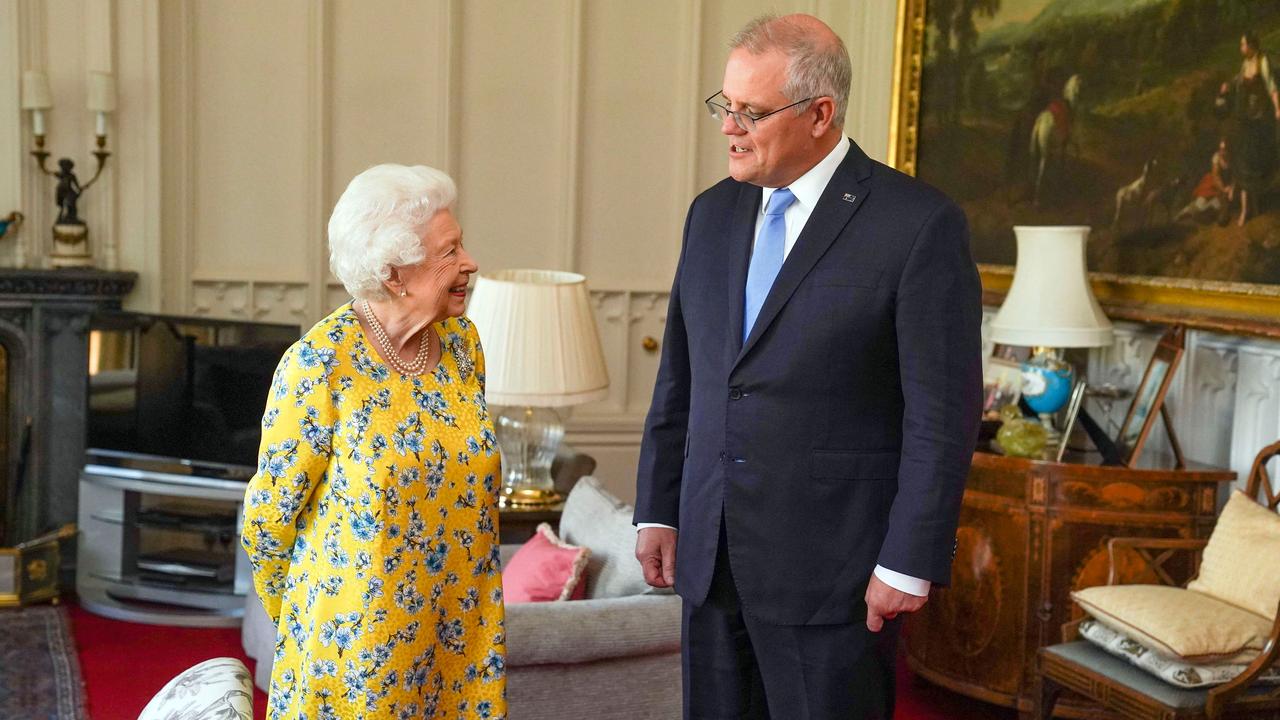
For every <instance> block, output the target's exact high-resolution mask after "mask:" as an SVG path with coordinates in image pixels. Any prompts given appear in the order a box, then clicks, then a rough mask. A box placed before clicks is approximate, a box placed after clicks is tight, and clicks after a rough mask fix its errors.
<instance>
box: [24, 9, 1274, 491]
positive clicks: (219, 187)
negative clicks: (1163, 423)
mask: <svg viewBox="0 0 1280 720" xmlns="http://www.w3.org/2000/svg"><path fill="white" fill-rule="evenodd" d="M896 7H897V3H896V0H868V1H867V2H852V3H851V2H848V1H847V0H781V1H779V0H654V2H649V3H635V2H630V1H629V0H465V2H464V1H463V0H362V1H361V2H355V1H354V0H277V1H276V2H270V3H261V2H255V1H254V0H219V1H218V2H205V1H201V0H0V68H3V69H2V70H0V106H4V107H7V108H10V110H9V111H8V112H6V113H3V114H0V163H4V165H3V168H2V169H0V213H7V212H8V211H9V210H10V209H13V208H18V209H21V210H22V211H23V212H25V213H26V214H27V218H28V221H27V223H26V225H25V226H24V227H23V229H22V230H21V232H19V233H18V234H17V236H16V237H14V238H6V239H5V240H4V241H2V242H0V263H4V264H9V265H20V266H21V265H41V264H43V262H44V256H45V255H46V254H47V252H48V246H49V229H48V228H49V226H50V225H51V224H52V219H53V203H52V199H51V198H52V191H53V186H52V183H51V182H50V181H49V179H47V178H44V177H42V176H40V175H39V172H38V171H37V170H36V169H35V166H34V163H32V162H31V159H30V157H29V156H28V155H27V151H28V150H29V149H30V148H29V145H30V139H29V137H30V136H29V128H28V123H29V119H28V118H27V117H26V113H22V112H20V111H18V110H17V108H18V106H19V103H18V100H19V84H20V82H19V80H20V77H21V71H22V70H23V69H29V68H42V69H45V70H46V71H47V72H48V73H49V76H50V79H51V82H52V84H53V90H54V101H55V104H56V107H55V110H54V112H52V113H50V116H49V123H48V124H49V131H50V132H49V140H50V150H51V151H52V152H54V153H55V157H57V156H60V155H64V154H65V155H69V156H71V157H72V158H73V159H75V160H76V163H77V169H80V170H84V171H88V172H92V167H93V159H92V157H91V156H90V155H89V151H90V150H91V149H92V123H93V118H92V116H91V114H90V113H89V112H88V111H86V110H85V109H84V105H85V103H84V85H85V75H86V72H87V71H88V70H90V69H109V70H113V71H114V72H115V73H116V76H117V79H118V84H119V96H120V103H119V106H120V107H119V111H118V112H117V113H116V115H115V117H114V118H113V120H112V122H111V145H112V147H111V149H112V151H113V152H114V153H115V154H114V155H113V157H112V158H111V161H110V165H109V166H108V169H107V171H106V174H104V176H103V178H102V180H100V181H99V184H98V185H97V186H95V187H94V188H92V189H91V190H90V192H89V193H87V194H86V197H85V201H84V204H83V205H82V207H83V209H84V212H85V215H86V216H87V219H88V222H89V224H90V228H91V233H92V238H93V241H94V248H95V252H96V253H97V254H98V261H99V263H100V264H101V265H103V266H105V267H112V266H118V267H121V268H124V269H129V270H135V271H138V272H139V273H140V280H139V283H138V286H137V290H136V291H135V292H134V294H133V295H132V296H131V297H130V298H129V300H128V304H129V305H130V306H131V307H134V308H138V309H146V310H163V311H166V312H174V313H192V314H204V315H209V316H225V317H233V318H246V319H248V318H254V319H261V320H270V321H277V322H290V323H297V324H300V325H304V326H305V325H308V324H310V323H311V322H314V321H315V320H316V319H318V318H320V317H322V316H323V315H324V314H326V313H327V312H329V311H330V310H331V309H332V308H333V307H336V306H337V305H339V304H340V303H342V302H344V301H346V300H347V294H346V292H345V291H344V290H343V288H342V287H341V285H339V284H337V283H336V282H335V281H334V280H333V278H332V277H330V275H329V273H328V268H327V253H326V252H325V248H324V235H325V227H326V224H327V220H328V214H329V211H330V209H331V208H332V206H333V203H334V201H335V200H336V198H337V196H338V194H339V193H341V192H342V190H343V189H344V188H345V187H346V184H347V182H348V181H349V180H350V178H351V177H352V176H354V175H355V174H356V173H358V172H360V171H361V170H363V169H365V168H366V167H368V166H370V165H373V164H375V163H380V162H405V163H424V164H428V165H434V166H436V167H441V168H443V169H445V170H447V171H449V172H450V173H451V174H452V175H453V176H454V177H455V179H456V180H457V181H458V184H459V190H460V200H459V207H458V216H459V220H460V221H461V223H462V226H463V228H464V230H465V232H466V238H467V243H468V246H469V248H470V249H471V250H472V251H473V254H474V255H475V256H476V257H477V260H478V261H479V263H480V266H481V268H482V270H496V269H500V268H511V267H546V268H556V269H569V270H577V271H579V272H582V273H584V274H585V275H586V276H587V277H588V281H589V285H590V287H591V288H593V291H592V299H593V302H594V303H595V306H596V312H597V318H598V320H599V324H600V331H601V336H602V339H603V342H604V344H605V354H606V357H607V359H608V362H609V370H610V376H611V378H612V380H613V383H612V387H611V388H610V393H609V396H608V397H607V398H606V399H605V400H604V401H602V402H600V403H596V404H593V405H591V406H588V407H582V408H578V409H577V410H576V411H575V412H574V413H573V414H572V415H571V416H570V418H569V421H568V430H569V438H570V441H571V442H575V444H578V445H580V446H583V447H584V449H587V450H588V451H590V452H592V453H593V454H595V455H597V457H598V458H599V459H600V467H601V471H600V472H601V475H602V476H604V477H605V480H606V482H607V483H609V484H610V487H612V488H613V489H614V490H615V491H617V492H619V493H620V494H621V495H623V496H624V497H630V495H631V493H632V492H633V490H632V489H631V487H630V485H631V483H632V481H633V476H634V467H635V459H636V456H637V454H638V438H639V429H640V426H641V422H642V419H643V415H644V412H645V410H646V408H647V405H648V402H649V394H650V392H651V388H652V383H653V378H654V375H655V373H656V371H657V360H658V356H657V354H652V353H648V352H646V351H644V350H643V349H642V347H641V342H642V340H643V338H644V337H646V336H652V337H654V338H657V339H659V340H661V338H662V331H663V328H664V325H665V321H666V318H665V313H666V302H667V293H668V289H669V287H670V283H671V277H672V274H673V272H674V269H675V264H676V261H677V258H678V256H679V250H680V232H681V228H682V226H683V221H684V216H685V212H686V209H687V207H688V204H689V202H690V200H691V199H692V198H693V196H694V195H696V194H697V192H698V191H700V190H701V189H703V188H705V187H707V186H709V185H711V184H713V183H714V182H716V181H717V180H719V179H720V178H721V177H723V175H724V173H725V145H726V142H725V139H724V138H723V137H722V136H721V135H720V134H719V132H718V130H717V129H716V126H715V124H714V123H713V122H711V121H710V120H709V119H708V118H707V115H706V112H705V111H704V109H703V108H702V106H701V105H700V101H701V100H702V98H703V97H705V96H706V95H707V94H709V93H711V92H713V91H714V90H715V89H717V88H718V87H719V86H720V83H721V79H722V75H723V68H724V61H725V58H726V57H727V55H728V49H727V47H726V43H727V41H728V39H729V37H730V36H731V35H732V34H733V32H734V31H736V30H737V29H738V28H740V27H741V26H742V25H743V24H744V23H745V22H746V21H747V20H748V19H749V18H750V17H752V16H754V15H755V14H757V13H760V12H765V11H770V10H776V11H778V12H784V13H785V12H792V11H807V12H812V13H815V14H817V15H818V16H819V17H821V18H823V19H824V20H826V21H827V22H828V23H829V24H831V26H832V27H833V28H835V29H836V30H837V32H839V33H841V35H842V36H843V37H844V39H845V41H846V46H847V47H848V48H849V51H850V54H851V59H852V62H853V67H854V83H853V87H852V89H851V96H850V102H849V110H848V117H847V123H846V125H847V127H846V131H847V132H848V134H849V135H851V136H853V137H854V138H855V139H857V140H858V142H859V144H861V145H862V147H863V148H864V149H865V150H866V151H867V152H868V153H869V154H870V155H871V156H872V157H876V158H883V157H884V156H885V155H886V151H887V143H888V121H889V104H890V94H891V74H892V67H893V44H894V38H893V32H894V23H895V19H896ZM55 48H56V49H57V52H53V50H54V49H55ZM1158 337H1159V329H1156V328H1142V327H1137V326H1131V325H1125V326H1122V327H1120V328H1119V330H1118V333H1117V341H1116V344H1115V345H1114V346H1113V347H1112V348H1109V349H1106V350H1104V351H1098V352H1094V353H1091V355H1090V360H1089V362H1088V369H1089V374H1090V377H1091V378H1093V379H1094V380H1095V381H1098V382H1104V381H1112V382H1115V383H1117V384H1118V385H1122V386H1125V387H1132V386H1133V385H1135V384H1136V383H1137V381H1138V379H1139V377H1140V376H1141V373H1142V370H1143V369H1144V368H1145V366H1146V361H1147V358H1148V357H1149V356H1150V352H1151V348H1152V347H1153V346H1154V343H1155V341H1156V339H1157V338H1158ZM1277 368H1280V350H1277V347H1276V346H1275V345H1274V344H1267V343H1259V342H1253V341H1247V340H1241V339H1239V338H1225V337H1220V336H1213V335H1208V334H1203V333H1191V334H1190V335H1189V337H1188V349H1187V354H1186V355H1185V356H1184V359H1183V368H1182V370H1181V371H1180V373H1179V375H1178V377H1177V378H1176V379H1175V385H1174V389H1173V391H1172V392H1171V394H1170V399H1169V402H1170V407H1171V408H1172V409H1173V410H1174V417H1175V422H1177V423H1178V429H1179V431H1180V437H1181V439H1182V440H1183V443H1184V447H1185V449H1186V450H1187V452H1188V454H1189V455H1190V456H1192V457H1194V458H1196V459H1199V460H1206V461H1210V462H1217V463H1227V464H1230V466H1231V467H1233V468H1235V469H1237V470H1241V471H1243V470H1247V465H1248V461H1249V459H1251V458H1252V456H1253V453H1254V452H1255V451H1256V450H1257V448H1258V447H1260V446H1261V444H1262V443H1264V442H1265V441H1267V440H1269V439H1271V438H1274V437H1275V436H1276V435H1277V433H1280V397H1277V393H1280V390H1277V389H1276V388H1277V385H1278V383H1277V382H1276V381H1277V379H1280V375H1278V373H1280V370H1278V369H1277ZM1120 405H1123V404H1120ZM1124 409H1125V408H1124V407H1117V408H1115V409H1114V410H1113V412H1112V419H1113V420H1114V421H1115V422H1119V421H1120V420H1121V419H1122V417H1116V415H1122V413H1123V412H1124ZM1095 411H1096V408H1095ZM1152 437H1153V440H1152V441H1151V442H1152V448H1153V449H1156V450H1159V449H1161V448H1163V447H1165V445H1164V439H1163V433H1162V432H1161V431H1160V430H1159V429H1158V428H1157V430H1156V432H1155V433H1154V434H1153V436H1152Z"/></svg>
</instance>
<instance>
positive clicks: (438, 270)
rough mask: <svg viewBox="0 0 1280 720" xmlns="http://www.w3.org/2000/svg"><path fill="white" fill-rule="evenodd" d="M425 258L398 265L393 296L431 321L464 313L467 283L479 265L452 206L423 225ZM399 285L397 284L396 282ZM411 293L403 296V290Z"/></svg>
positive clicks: (394, 276) (392, 284) (390, 283)
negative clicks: (467, 248)
mask: <svg viewBox="0 0 1280 720" xmlns="http://www.w3.org/2000/svg"><path fill="white" fill-rule="evenodd" d="M421 237H422V249H423V251H424V253H425V255H426V257H425V259H423V261H422V262H420V263H418V264H417V265H408V266H403V267H397V268H395V273H394V274H393V275H392V277H391V279H390V281H389V285H391V287H390V288H389V289H390V291H391V293H392V295H393V296H395V297H394V299H395V300H396V301H398V302H400V303H404V304H407V306H408V307H410V308H412V309H413V310H414V311H415V312H416V313H421V314H422V315H424V316H426V317H429V318H430V319H431V322H439V321H441V320H444V319H445V318H451V317H457V316H459V315H461V314H462V313H463V312H464V311H465V310H466V306H467V283H468V281H470V279H471V273H473V272H475V271H476V270H477V269H478V268H477V267H476V263H475V261H474V260H472V259H471V255H470V254H468V253H467V251H466V250H465V249H464V248H463V247H462V228H461V227H459V226H458V221H457V219H456V218H454V216H453V212H452V211H450V210H441V211H440V212H438V213H436V214H435V215H433V216H432V217H431V219H430V220H428V221H427V224H426V225H425V226H423V232H422V236H421ZM397 280H398V281H399V283H400V285H399V286H396V285H395V282H396V281H397ZM401 289H403V290H405V291H406V292H407V293H408V294H407V295H405V296H404V297H400V296H399V295H400V290H401Z"/></svg>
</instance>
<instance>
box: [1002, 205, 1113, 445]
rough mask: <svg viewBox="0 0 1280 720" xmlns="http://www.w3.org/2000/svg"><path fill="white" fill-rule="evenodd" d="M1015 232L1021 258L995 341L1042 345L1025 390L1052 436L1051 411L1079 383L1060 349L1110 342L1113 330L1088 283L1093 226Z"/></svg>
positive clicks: (1028, 365) (1026, 372)
mask: <svg viewBox="0 0 1280 720" xmlns="http://www.w3.org/2000/svg"><path fill="white" fill-rule="evenodd" d="M1013 231H1014V234H1016V235H1017V238H1018V264H1017V265H1016V266H1015V267H1014V270H1013V285H1012V286H1011V287H1010V288H1009V294H1008V295H1007V296H1005V300H1004V304H1003V305H1001V306H1000V312H998V313H996V316H995V318H994V319H992V321H991V340H992V341H993V342H997V343H1002V344H1005V345H1023V346H1030V347H1033V348H1035V353H1034V355H1032V357H1031V359H1030V360H1028V361H1027V362H1025V363H1023V364H1022V377H1023V384H1022V397H1023V400H1024V401H1025V402H1026V403H1027V405H1028V406H1029V407H1030V408H1031V409H1032V410H1033V411H1035V412H1036V413H1039V414H1040V417H1041V421H1042V423H1043V424H1044V426H1045V428H1046V429H1047V430H1048V431H1049V437H1050V439H1051V440H1053V439H1056V438H1057V431H1056V430H1055V428H1054V426H1053V421H1052V415H1053V413H1056V412H1057V411H1058V410H1060V409H1061V408H1062V406H1063V405H1065V404H1066V403H1067V400H1068V399H1069V398H1070V396H1071V395H1072V391H1073V389H1074V386H1075V385H1076V374H1075V370H1074V368H1072V367H1071V365H1070V363H1068V362H1067V361H1066V360H1064V359H1063V358H1062V354H1061V350H1060V348H1077V347H1104V346H1107V345H1110V344H1111V342H1112V336H1113V330H1112V327H1111V321H1110V320H1108V319H1107V316H1106V315H1105V314H1104V313H1103V312H1102V307H1101V306H1100V305H1099V304H1098V300H1097V298H1095V297H1094V296H1093V289H1092V288H1091V287H1090V286H1089V273H1088V270H1087V269H1086V267H1085V242H1086V241H1087V240H1088V239H1089V228H1088V227H1087V226H1083V225H1072V226H1040V227H1037V226H1027V225H1019V226H1015V227H1014V228H1013Z"/></svg>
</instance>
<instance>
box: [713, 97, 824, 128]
mask: <svg viewBox="0 0 1280 720" xmlns="http://www.w3.org/2000/svg"><path fill="white" fill-rule="evenodd" d="M723 92H724V91H723V90H717V91H715V92H714V93H712V94H711V97H709V98H707V99H706V100H703V101H702V102H704V103H706V105H707V110H708V111H709V112H710V113H711V117H713V118H715V119H716V122H718V123H720V124H721V125H723V124H724V119H725V117H731V118H733V122H734V124H735V125H737V126H738V127H740V128H742V129H743V130H745V131H747V132H754V131H755V129H756V124H757V123H759V122H760V121H761V120H763V119H765V118H767V117H769V116H770V115H777V114H778V113H780V112H782V111H783V110H786V109H788V108H793V107H795V106H797V105H803V104H804V103H807V102H809V101H810V100H816V99H817V98H818V96H817V95H815V96H813V97H807V98H805V99H803V100H797V101H796V102H793V103H791V104H790V105H787V106H786V107H780V108H778V109H777V110H773V111H771V112H767V113H764V114H763V115H752V114H750V113H746V112H742V111H739V110H730V109H729V108H728V107H726V106H724V105H722V104H720V103H718V102H716V101H715V98H716V96H717V95H720V96H721V97H724V96H723V95H722V93H723Z"/></svg>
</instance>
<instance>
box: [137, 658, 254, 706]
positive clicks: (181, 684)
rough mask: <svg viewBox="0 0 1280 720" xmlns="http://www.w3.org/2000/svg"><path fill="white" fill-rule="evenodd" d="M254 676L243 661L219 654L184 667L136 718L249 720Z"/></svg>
mask: <svg viewBox="0 0 1280 720" xmlns="http://www.w3.org/2000/svg"><path fill="white" fill-rule="evenodd" d="M251 718H253V680H252V679H250V677H249V670H248V668H246V667H245V666H244V663H242V662H240V661H239V660H236V659H235V658H228V657H221V658H214V659H212V660H205V661H204V662H202V663H200V664H199V665H196V666H194V667H191V668H188V669H187V670H184V671H183V672H182V674H180V675H178V676H177V677H175V678H174V679H172V680H170V681H169V684H168V685H165V686H164V688H163V689H161V690H160V692H158V693H156V696H155V697H153V698H151V702H149V703H147V706H146V707H145V708H143V709H142V714H141V715H139V716H138V720H251Z"/></svg>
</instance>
